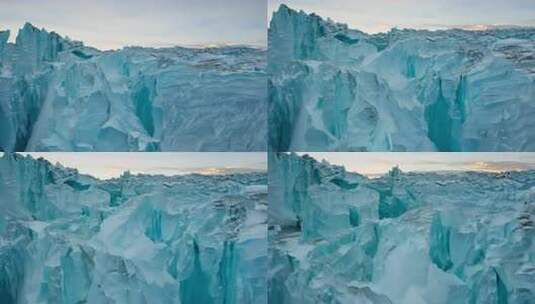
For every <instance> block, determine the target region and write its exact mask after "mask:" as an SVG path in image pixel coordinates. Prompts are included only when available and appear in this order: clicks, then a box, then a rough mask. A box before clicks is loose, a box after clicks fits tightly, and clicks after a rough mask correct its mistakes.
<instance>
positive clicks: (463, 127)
mask: <svg viewBox="0 0 535 304" xmlns="http://www.w3.org/2000/svg"><path fill="white" fill-rule="evenodd" d="M268 41H269V49H268V72H269V74H270V80H269V88H268V92H269V93H268V94H269V97H268V99H269V123H268V124H269V130H270V132H269V141H270V148H271V149H272V150H274V151H535V132H533V128H534V126H535V125H534V121H533V119H532V117H533V116H534V114H535V29H534V28H505V29H489V30H485V31H466V30H460V29H452V30H440V31H428V30H410V29H405V30H399V29H392V30H391V31H389V32H386V33H379V34H374V35H371V34H367V33H364V32H361V31H358V30H353V29H350V28H348V27H347V25H344V24H339V23H335V22H334V21H331V20H324V19H322V18H321V17H319V16H318V15H315V14H306V13H304V12H302V11H301V12H297V11H294V10H292V9H290V8H288V7H287V6H285V5H282V6H281V7H280V8H279V10H278V11H277V12H275V13H274V14H273V17H272V19H271V23H270V28H269V36H268Z"/></svg>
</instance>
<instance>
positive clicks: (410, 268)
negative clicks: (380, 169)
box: [268, 153, 535, 304]
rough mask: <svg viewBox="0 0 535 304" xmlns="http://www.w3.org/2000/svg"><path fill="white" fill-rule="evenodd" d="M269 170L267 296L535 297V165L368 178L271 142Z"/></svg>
mask: <svg viewBox="0 0 535 304" xmlns="http://www.w3.org/2000/svg"><path fill="white" fill-rule="evenodd" d="M393 157H395V156H393ZM268 177H269V187H270V189H269V199H268V200H269V210H268V241H269V249H268V250H269V254H268V255H269V274H268V297H269V301H270V302H271V303H337V304H342V303H348V304H349V303H369V304H371V303H374V304H390V303H399V304H420V303H422V304H424V303H425V304H446V303H456V304H457V303H459V304H461V303H467V304H468V303H470V304H479V303H481V304H483V303H499V304H505V303H526V304H527V303H535V284H534V282H535V224H534V223H535V171H529V170H528V171H511V172H501V173H488V172H486V173H484V172H455V171H438V172H402V171H401V170H400V169H399V168H398V167H394V168H393V169H392V170H391V171H390V172H389V173H387V174H385V175H383V176H380V177H377V178H369V177H367V176H364V175H360V174H358V173H353V172H348V171H346V170H345V169H344V168H343V167H340V166H336V165H331V164H329V163H328V162H326V161H321V162H319V161H317V160H315V159H314V158H312V157H310V156H308V155H303V156H298V155H296V154H287V153H270V155H269V171H268Z"/></svg>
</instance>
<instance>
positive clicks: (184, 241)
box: [0, 154, 267, 304]
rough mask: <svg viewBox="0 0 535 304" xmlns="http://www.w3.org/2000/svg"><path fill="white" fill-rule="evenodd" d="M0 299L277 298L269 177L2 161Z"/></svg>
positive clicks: (13, 157) (206, 301) (16, 158)
mask: <svg viewBox="0 0 535 304" xmlns="http://www.w3.org/2000/svg"><path fill="white" fill-rule="evenodd" d="M0 194H1V195H0V214H1V216H0V302H2V303H32V304H34V303H183V304H186V303H196V304H197V303H201V304H211V303H214V304H215V303H267V296H266V272H267V232H266V220H267V176H266V174H265V173H244V174H227V175H216V176H204V175H185V176H173V177H166V176H150V175H132V174H129V173H125V174H123V175H122V176H121V177H120V178H115V179H110V180H98V179H95V178H93V177H91V176H87V175H83V174H80V173H78V172H77V171H76V170H73V169H68V168H63V167H61V166H59V165H52V164H50V163H49V162H47V161H45V160H42V159H40V160H35V159H32V158H31V157H29V156H28V157H22V156H20V155H17V154H5V155H4V156H3V157H2V158H0Z"/></svg>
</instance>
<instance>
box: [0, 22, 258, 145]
mask: <svg viewBox="0 0 535 304" xmlns="http://www.w3.org/2000/svg"><path fill="white" fill-rule="evenodd" d="M9 34H10V33H9V32H8V31H3V32H0V150H4V151H160V150H161V151H263V150H265V149H266V137H267V130H266V129H267V122H266V121H267V118H266V117H267V112H266V111H267V110H266V108H267V89H266V73H265V64H266V51H265V50H262V49H257V48H249V47H245V46H226V47H214V48H181V47H172V48H160V49H154V48H140V47H126V48H123V49H120V50H115V51H100V50H97V49H94V48H91V47H87V46H84V45H83V44H82V43H81V42H76V41H72V40H70V39H68V38H63V37H61V36H59V35H58V34H56V33H54V32H52V33H49V32H47V31H46V30H44V29H43V30H39V29H37V28H35V27H34V26H32V25H31V24H29V23H27V24H26V25H24V27H23V28H22V29H21V30H20V31H19V34H18V35H17V38H16V42H15V43H8V42H7V40H8V37H9Z"/></svg>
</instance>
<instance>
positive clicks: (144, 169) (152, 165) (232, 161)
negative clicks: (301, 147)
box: [20, 152, 267, 179]
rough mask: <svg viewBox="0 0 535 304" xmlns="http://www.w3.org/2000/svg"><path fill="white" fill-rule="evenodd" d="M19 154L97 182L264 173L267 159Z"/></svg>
mask: <svg viewBox="0 0 535 304" xmlns="http://www.w3.org/2000/svg"><path fill="white" fill-rule="evenodd" d="M20 154H22V155H28V154H29V155H31V156H32V157H34V158H39V157H43V158H45V159H47V160H48V161H50V162H51V163H52V164H56V163H57V162H59V163H60V164H62V165H63V166H64V167H69V168H76V169H78V171H79V172H80V173H83V174H89V175H92V176H94V177H97V178H100V179H109V178H113V177H119V176H120V175H121V174H122V173H123V172H125V171H130V172H131V173H133V174H138V173H144V174H163V175H181V174H188V173H201V174H221V173H231V172H244V171H245V172H247V171H249V172H250V171H265V170H267V159H266V158H267V156H266V154H265V153H261V152H258V153H257V152H249V153H238V152H232V153H231V152H203V153H194V152H192V153H189V152H176V153H172V152H169V153H167V152H161V153H113V152H110V153H107V152H95V153H84V152H75V153H69V152H43V153H40V152H25V153H20Z"/></svg>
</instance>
